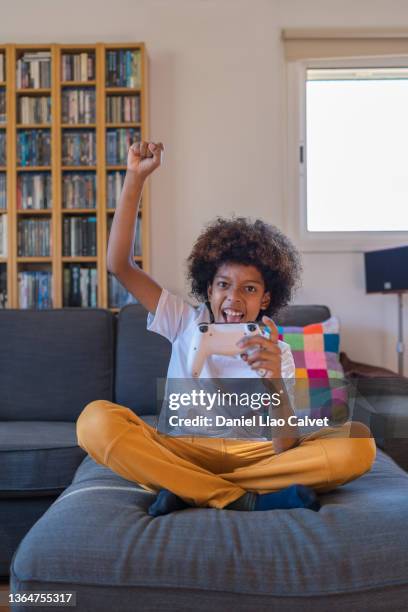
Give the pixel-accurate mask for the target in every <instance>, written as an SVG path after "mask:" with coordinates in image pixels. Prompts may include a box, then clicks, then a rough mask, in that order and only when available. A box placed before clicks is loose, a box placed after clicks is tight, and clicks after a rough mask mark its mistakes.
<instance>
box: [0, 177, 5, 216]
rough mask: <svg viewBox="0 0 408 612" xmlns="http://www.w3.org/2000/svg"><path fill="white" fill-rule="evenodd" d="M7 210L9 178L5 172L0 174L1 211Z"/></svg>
mask: <svg viewBox="0 0 408 612" xmlns="http://www.w3.org/2000/svg"><path fill="white" fill-rule="evenodd" d="M5 208H7V176H6V173H5V172H0V209H1V210H4V209H5Z"/></svg>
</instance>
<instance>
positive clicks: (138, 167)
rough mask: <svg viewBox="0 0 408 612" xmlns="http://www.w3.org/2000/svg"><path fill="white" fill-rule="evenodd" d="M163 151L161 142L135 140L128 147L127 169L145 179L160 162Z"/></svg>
mask: <svg viewBox="0 0 408 612" xmlns="http://www.w3.org/2000/svg"><path fill="white" fill-rule="evenodd" d="M163 151H164V147H163V144H162V143H161V142H157V143H154V142H145V141H142V142H136V143H135V144H133V145H132V146H131V147H130V149H129V152H128V158H127V169H128V170H131V171H132V172H136V173H137V174H139V176H140V177H141V178H142V179H145V178H146V177H148V176H149V174H151V173H152V172H153V170H155V169H156V168H158V167H159V166H160V164H161V163H162V158H163Z"/></svg>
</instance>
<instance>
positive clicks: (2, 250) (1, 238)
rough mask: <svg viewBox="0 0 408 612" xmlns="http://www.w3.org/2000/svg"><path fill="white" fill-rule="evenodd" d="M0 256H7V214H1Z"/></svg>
mask: <svg viewBox="0 0 408 612" xmlns="http://www.w3.org/2000/svg"><path fill="white" fill-rule="evenodd" d="M0 257H7V215H0Z"/></svg>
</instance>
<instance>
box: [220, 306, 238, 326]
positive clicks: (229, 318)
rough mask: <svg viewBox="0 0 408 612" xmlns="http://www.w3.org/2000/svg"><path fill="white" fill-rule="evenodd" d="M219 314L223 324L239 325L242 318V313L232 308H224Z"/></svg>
mask: <svg viewBox="0 0 408 612" xmlns="http://www.w3.org/2000/svg"><path fill="white" fill-rule="evenodd" d="M221 314H222V318H223V319H224V321H225V323H241V321H242V320H243V318H244V313H243V312H242V311H241V310H235V309H234V308H224V309H223V310H221Z"/></svg>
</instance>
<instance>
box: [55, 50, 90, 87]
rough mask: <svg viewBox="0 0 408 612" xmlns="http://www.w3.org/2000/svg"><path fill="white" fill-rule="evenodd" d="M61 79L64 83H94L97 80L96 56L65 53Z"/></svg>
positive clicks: (62, 58) (85, 53)
mask: <svg viewBox="0 0 408 612" xmlns="http://www.w3.org/2000/svg"><path fill="white" fill-rule="evenodd" d="M61 79H62V81H83V82H86V81H93V80H94V79H95V54H94V53H87V52H83V53H63V54H62V57H61Z"/></svg>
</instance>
